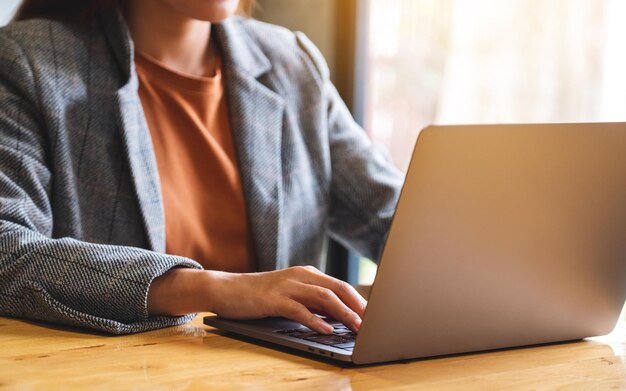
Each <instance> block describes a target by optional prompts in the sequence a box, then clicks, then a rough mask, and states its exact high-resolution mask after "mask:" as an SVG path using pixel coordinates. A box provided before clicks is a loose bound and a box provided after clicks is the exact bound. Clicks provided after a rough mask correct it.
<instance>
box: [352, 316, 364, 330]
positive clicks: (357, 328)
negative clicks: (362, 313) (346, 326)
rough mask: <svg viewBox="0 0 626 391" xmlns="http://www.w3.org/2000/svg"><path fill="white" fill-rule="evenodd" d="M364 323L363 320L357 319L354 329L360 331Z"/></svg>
mask: <svg viewBox="0 0 626 391" xmlns="http://www.w3.org/2000/svg"><path fill="white" fill-rule="evenodd" d="M362 322H363V321H362V320H361V318H356V319H355V320H354V328H355V329H356V330H357V331H359V330H360V329H361V323H362Z"/></svg>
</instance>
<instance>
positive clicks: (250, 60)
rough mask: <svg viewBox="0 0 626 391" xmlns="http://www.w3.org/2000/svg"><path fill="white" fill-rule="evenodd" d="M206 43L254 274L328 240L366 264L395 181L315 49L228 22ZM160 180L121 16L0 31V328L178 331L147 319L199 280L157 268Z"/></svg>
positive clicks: (376, 246)
mask: <svg viewBox="0 0 626 391" xmlns="http://www.w3.org/2000/svg"><path fill="white" fill-rule="evenodd" d="M214 34H216V38H217V42H218V43H219V45H220V47H221V49H222V52H223V66H224V75H225V80H226V88H227V97H228V105H229V110H230V120H231V128H232V131H233V137H234V139H235V143H236V147H237V153H238V159H239V166H240V170H241V176H242V182H243V185H244V192H245V197H246V204H247V209H248V215H249V220H250V227H251V230H252V236H253V241H254V249H255V254H256V260H257V263H258V268H259V270H272V269H276V268H284V267H288V266H291V265H301V264H311V265H315V266H318V267H323V264H322V261H321V259H322V253H323V249H324V244H325V238H326V237H327V236H328V235H329V234H330V235H331V236H334V237H335V238H337V239H339V240H340V241H342V242H343V243H345V244H347V245H349V246H351V247H352V248H354V249H356V250H357V251H359V252H361V253H362V254H364V255H366V256H368V257H371V258H374V259H376V258H377V257H378V256H379V252H380V249H381V246H382V243H383V241H384V238H385V236H386V233H387V230H388V226H389V224H390V219H391V216H392V214H393V211H394V208H395V204H396V201H397V198H398V195H399V190H400V187H401V184H402V176H401V175H400V173H399V172H398V171H397V170H395V169H394V168H393V167H392V165H391V163H390V161H389V159H388V157H387V156H386V155H385V153H383V152H382V151H381V150H380V149H378V148H377V147H376V146H375V145H373V144H372V143H371V142H370V141H369V140H368V138H367V137H366V135H365V134H364V132H363V131H362V129H360V128H359V127H358V126H357V125H356V124H355V123H354V122H353V120H352V119H351V116H350V113H349V111H348V110H347V109H346V107H345V105H344V104H343V103H342V101H341V99H340V98H339V97H338V94H337V92H336V90H335V89H334V87H333V86H332V84H331V83H330V81H329V72H328V69H327V67H326V65H325V63H324V61H323V59H322V57H321V55H320V54H319V52H318V51H317V49H316V48H315V47H314V46H313V45H312V44H311V42H310V41H309V40H308V39H307V38H306V37H305V36H303V35H302V34H299V33H292V32H290V31H287V30H285V29H282V28H279V27H276V26H270V25H267V24H263V23H260V22H257V21H253V20H247V19H243V18H239V17H232V18H230V19H228V20H227V21H225V22H223V23H220V24H216V25H214ZM156 167H157V166H156V162H155V158H154V153H153V150H152V144H151V141H150V133H149V130H148V128H147V125H146V121H145V118H144V114H143V111H142V107H141V103H140V101H139V98H138V95H137V77H136V73H135V70H134V62H133V47H132V42H131V40H130V37H129V35H128V31H127V29H126V26H125V25H124V22H123V20H122V18H121V17H120V15H119V13H118V12H116V11H115V10H109V11H106V12H104V13H102V14H100V15H98V16H97V17H95V18H93V19H87V20H83V21H80V22H72V23H67V22H65V23H63V22H58V21H49V20H41V19H40V20H30V21H25V22H18V23H11V24H9V26H7V27H5V28H3V29H1V30H0V314H1V315H5V316H15V317H23V318H30V319H39V320H45V321H50V322H56V323H62V324H67V325H74V326H81V327H87V328H93V329H98V330H103V331H106V332H110V333H132V332H139V331H143V330H148V329H153V328H158V327H165V326H170V325H176V324H180V323H182V322H185V321H187V320H189V319H190V317H189V316H187V317H172V318H170V317H149V316H148V314H147V309H146V300H147V292H148V288H149V286H150V283H151V281H152V280H153V279H154V278H156V277H157V276H159V275H161V274H163V273H164V272H166V271H167V270H168V269H170V268H172V267H175V266H183V267H195V268H200V265H199V264H198V263H196V262H195V261H193V260H190V259H185V258H181V257H176V256H171V255H166V254H163V252H164V251H165V230H164V217H163V210H162V208H163V206H162V200H161V192H160V188H159V179H158V172H157V168H156ZM206 175H211V173H210V172H207V173H206ZM207 191H219V189H207ZM224 256H225V257H228V254H224Z"/></svg>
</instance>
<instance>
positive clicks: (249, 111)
mask: <svg viewBox="0 0 626 391" xmlns="http://www.w3.org/2000/svg"><path fill="white" fill-rule="evenodd" d="M240 20H241V19H239V18H237V17H233V18H230V19H228V20H226V21H224V22H222V23H219V24H216V25H215V26H214V27H215V28H214V30H213V31H214V32H215V33H216V37H217V39H218V42H219V44H220V47H221V50H222V56H223V59H222V63H223V74H224V77H225V83H226V95H227V99H228V107H229V111H230V126H231V131H232V134H233V140H234V142H235V145H236V149H237V154H238V161H239V170H240V175H241V180H242V184H243V188H244V193H245V200H246V207H247V212H248V220H249V224H250V229H251V231H252V232H251V234H252V238H253V242H254V249H255V253H256V262H257V268H258V269H259V270H273V269H276V268H277V267H278V268H282V267H286V266H287V261H288V260H287V259H286V258H285V256H286V251H285V249H284V248H283V247H284V243H283V241H282V240H281V237H282V235H281V211H282V202H283V196H282V194H283V187H282V185H283V181H282V157H281V142H282V129H283V115H284V108H285V102H284V100H283V98H282V97H281V96H280V95H278V94H277V93H275V92H274V91H272V90H270V89H269V88H268V87H266V86H265V85H264V84H262V83H261V82H260V81H259V80H258V78H259V77H260V76H262V75H263V74H265V73H267V71H269V70H270V69H271V63H270V62H269V60H268V58H267V57H266V56H265V55H264V54H263V52H261V50H260V49H259V48H258V46H257V45H256V43H255V42H254V41H253V40H252V39H251V38H250V36H248V35H247V33H246V32H245V30H244V28H243V26H241V24H240V23H241V22H240Z"/></svg>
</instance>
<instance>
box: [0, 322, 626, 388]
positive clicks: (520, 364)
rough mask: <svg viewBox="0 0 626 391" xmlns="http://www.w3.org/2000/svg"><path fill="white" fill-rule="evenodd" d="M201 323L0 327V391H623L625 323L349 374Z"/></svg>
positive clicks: (356, 369)
mask: <svg viewBox="0 0 626 391" xmlns="http://www.w3.org/2000/svg"><path fill="white" fill-rule="evenodd" d="M202 315H207V314H202ZM202 315H201V316H198V317H196V319H195V320H194V321H193V322H191V323H189V324H187V325H184V326H179V327H174V328H169V329H163V330H157V331H152V332H147V333H142V334H135V335H128V336H117V337H116V336H108V335H100V334H95V333H92V332H88V331H82V330H77V329H70V328H63V327H58V326H52V325H48V324H44V323H34V322H29V321H24V320H16V319H9V318H0V389H19V390H34V389H112V390H113V389H140V390H141V389H149V390H188V389H198V390H215V389H218V390H219V389H227V390H233V389H234V390H237V389H241V390H266V389H267V390H271V389H309V390H312V389H316V390H350V389H355V390H365V389H376V390H379V389H412V390H414V389H425V390H431V389H437V390H445V389H463V390H491V389H520V390H530V389H562V390H570V389H571V390H580V389H585V390H606V389H626V358H625V354H626V332H625V331H626V327H624V326H625V325H624V323H623V322H620V324H619V325H618V328H617V329H616V331H614V332H613V333H612V334H611V335H609V336H605V337H600V338H594V339H590V340H585V341H579V342H572V343H565V344H556V345H545V346H538V347H530V348H521V349H511V350H501V351H493V352H487V353H478V354H466V355H458V356H450V357H443V358H435V359H426V360H414V361H409V362H399V363H398V362H397V363H391V364H384V365H372V366H366V367H354V366H339V365H336V364H333V363H330V362H325V361H321V360H319V359H316V358H313V357H303V356H298V355H293V354H290V353H288V352H286V351H284V350H276V349H271V348H269V347H267V346H261V345H257V344H252V343H250V342H246V341H243V340H239V339H235V338H233V337H232V336H230V335H227V334H224V333H222V332H220V331H217V330H215V329H212V328H210V327H208V326H204V325H203V324H202Z"/></svg>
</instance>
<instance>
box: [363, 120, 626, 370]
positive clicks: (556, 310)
mask: <svg viewBox="0 0 626 391" xmlns="http://www.w3.org/2000/svg"><path fill="white" fill-rule="evenodd" d="M625 200H626V124H624V123H589V124H547V125H477V126H432V127H429V128H426V129H425V130H423V131H422V132H421V134H420V136H419V139H418V142H417V144H416V147H415V151H414V154H413V158H412V161H411V165H410V167H409V171H408V173H407V179H406V182H405V185H404V188H403V190H402V195H401V198H400V201H399V204H398V207H397V210H396V214H395V217H394V220H393V223H392V226H391V230H390V233H389V235H388V239H387V243H386V246H385V249H384V252H383V255H382V259H381V262H380V266H379V269H378V273H377V276H376V281H375V284H374V286H373V288H372V292H371V296H370V300H369V304H368V307H367V310H366V313H365V317H364V320H363V324H362V326H361V330H360V332H359V334H358V336H357V340H356V346H355V349H354V353H353V357H352V359H353V361H354V362H355V363H357V364H365V363H372V362H380V361H389V360H398V359H405V358H417V357H427V356H435V355H442V354H452V353H461V352H471V351H480V350H486V349H496V348H503V347H512V346H521V345H529V344H538V343H545V342H555V341H564V340H574V339H580V338H584V337H588V336H593V335H601V334H606V333H608V332H610V331H611V330H612V328H613V327H614V325H615V323H616V321H617V319H618V316H619V313H620V311H621V308H622V306H623V304H624V300H625V298H626V238H625V235H626V202H625Z"/></svg>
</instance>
